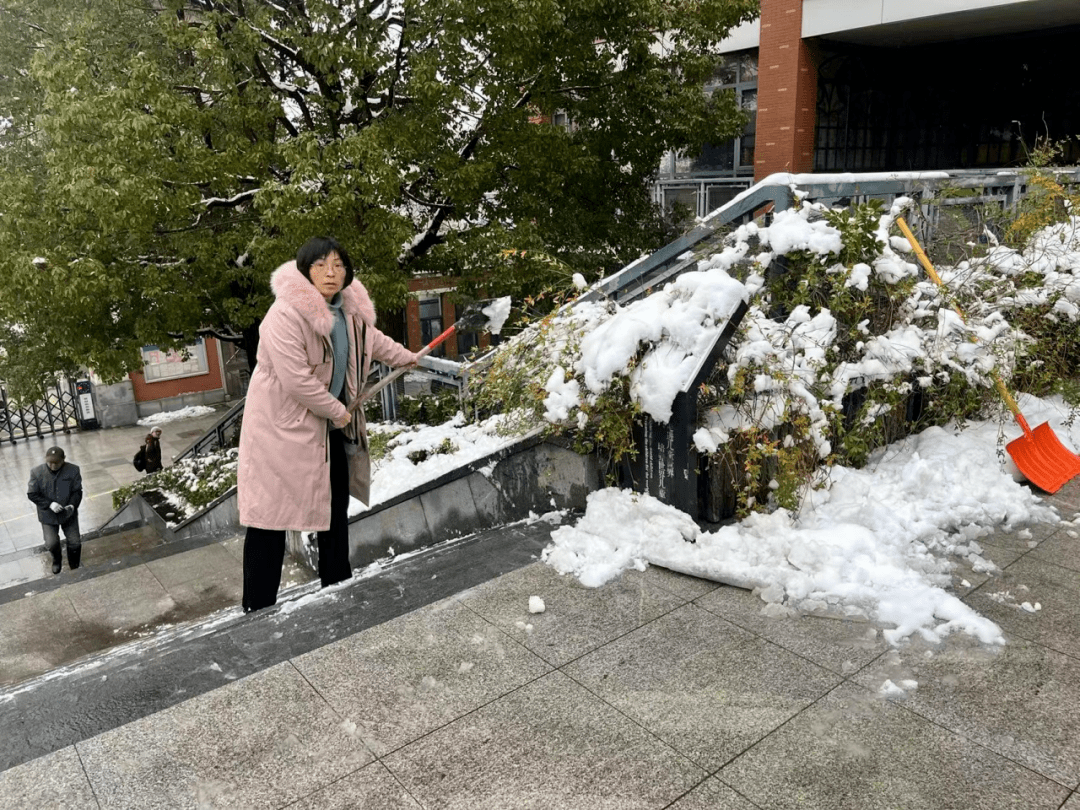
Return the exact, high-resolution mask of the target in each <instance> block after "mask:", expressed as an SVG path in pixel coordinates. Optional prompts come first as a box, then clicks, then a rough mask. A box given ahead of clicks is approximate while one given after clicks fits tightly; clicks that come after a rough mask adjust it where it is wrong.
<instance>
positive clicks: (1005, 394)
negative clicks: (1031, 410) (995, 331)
mask: <svg viewBox="0 0 1080 810" xmlns="http://www.w3.org/2000/svg"><path fill="white" fill-rule="evenodd" d="M896 224H897V226H898V227H899V228H900V231H901V232H902V233H903V234H904V238H905V239H907V240H908V243H909V244H910V245H911V249H912V251H914V253H915V256H916V258H918V260H919V264H921V265H922V266H923V269H924V270H925V271H926V275H928V276H930V280H931V281H933V282H934V283H935V284H937V285H938V286H939V287H941V288H942V289H948V288H947V287H946V286H945V282H944V281H942V280H941V276H939V275H938V273H937V270H935V269H934V265H932V264H931V263H930V258H929V257H928V256H927V255H926V251H925V250H923V248H922V245H920V244H919V240H918V239H916V238H915V234H914V233H912V231H911V228H909V227H908V224H907V222H906V221H904V218H903V217H897V218H896ZM952 308H953V312H955V313H956V314H957V315H959V316H960V320H962V321H963V322H964V323H967V317H965V315H964V310H962V309H960V307H959V305H957V304H956V303H953V305H952ZM971 342H972V343H975V342H976V341H975V336H974V335H972V336H971ZM991 374H992V375H993V377H994V387H995V388H997V391H998V393H999V394H1001V398H1002V399H1003V400H1005V405H1006V406H1008V408H1009V410H1010V411H1012V414H1013V416H1015V417H1016V421H1017V422H1019V423H1020V427H1022V428H1023V429H1024V433H1026V434H1030V433H1031V428H1029V427H1028V424H1027V420H1025V419H1024V415H1023V414H1022V413H1020V406H1019V405H1017V404H1016V400H1015V399H1013V395H1012V394H1010V393H1009V389H1008V388H1006V387H1005V383H1004V381H1003V380H1002V379H1001V376H1000V375H999V374H998V373H997V369H994V370H993V371H992V372H991Z"/></svg>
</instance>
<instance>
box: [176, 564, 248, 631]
mask: <svg viewBox="0 0 1080 810" xmlns="http://www.w3.org/2000/svg"><path fill="white" fill-rule="evenodd" d="M169 596H170V597H171V598H172V600H173V602H174V603H175V604H176V609H175V615H174V616H173V617H171V619H170V620H171V621H186V620H187V619H191V618H196V617H200V616H208V615H210V614H211V613H213V612H215V611H217V610H222V609H224V608H230V607H235V606H237V605H239V604H240V603H241V601H242V600H243V597H244V579H243V576H242V574H241V573H240V572H239V571H237V572H236V573H235V574H233V575H231V576H228V575H226V574H225V573H221V574H219V575H217V576H207V577H204V578H201V579H196V580H192V581H190V582H182V583H180V584H179V585H173V586H172V587H171V588H169Z"/></svg>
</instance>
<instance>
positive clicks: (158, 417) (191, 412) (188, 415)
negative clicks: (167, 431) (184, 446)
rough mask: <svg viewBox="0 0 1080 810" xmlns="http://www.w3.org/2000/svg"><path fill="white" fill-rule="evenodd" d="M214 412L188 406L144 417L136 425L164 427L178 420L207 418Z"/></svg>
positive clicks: (198, 406)
mask: <svg viewBox="0 0 1080 810" xmlns="http://www.w3.org/2000/svg"><path fill="white" fill-rule="evenodd" d="M213 412H214V409H213V408H211V407H208V406H206V405H188V406H186V407H184V408H180V409H179V410H176V411H162V412H161V413H154V414H151V415H150V416H146V417H143V418H142V419H140V420H139V421H138V422H136V423H135V424H137V425H143V426H144V427H152V426H154V425H164V424H165V423H167V422H175V421H176V420H177V419H192V418H194V417H196V416H206V415H207V414H211V413H213Z"/></svg>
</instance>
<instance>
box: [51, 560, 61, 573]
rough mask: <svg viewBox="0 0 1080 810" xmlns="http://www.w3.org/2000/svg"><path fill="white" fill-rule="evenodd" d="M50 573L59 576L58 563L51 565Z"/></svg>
mask: <svg viewBox="0 0 1080 810" xmlns="http://www.w3.org/2000/svg"><path fill="white" fill-rule="evenodd" d="M52 572H53V573H54V574H59V573H60V563H58V562H55V561H54V562H53V564H52Z"/></svg>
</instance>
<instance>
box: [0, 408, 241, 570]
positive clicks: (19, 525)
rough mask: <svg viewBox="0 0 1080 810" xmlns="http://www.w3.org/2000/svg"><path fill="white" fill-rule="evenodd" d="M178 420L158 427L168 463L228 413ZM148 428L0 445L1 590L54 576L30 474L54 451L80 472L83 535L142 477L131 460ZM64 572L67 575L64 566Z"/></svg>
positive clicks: (82, 432)
mask: <svg viewBox="0 0 1080 810" xmlns="http://www.w3.org/2000/svg"><path fill="white" fill-rule="evenodd" d="M226 410H227V406H225V405H222V406H218V407H217V408H215V410H214V413H212V414H208V415H206V416H198V417H193V418H188V419H180V420H176V421H173V422H168V423H165V424H163V425H161V429H162V435H161V455H162V459H163V460H165V461H166V465H168V463H169V461H168V460H169V459H171V458H172V457H173V456H175V455H178V454H180V453H182V452H183V451H184V450H186V449H187V448H188V447H189V446H190V445H191V443H192V442H193V441H195V439H197V438H199V437H200V436H202V435H203V434H204V433H205V432H206V431H207V430H208V429H209V428H210V427H212V426H213V425H214V424H215V423H216V422H217V420H218V419H220V418H221V416H222V415H223V414H224V413H225V412H226ZM149 431H150V428H149V427H143V426H138V425H136V426H133V427H121V428H107V429H98V430H72V431H71V432H70V433H66V434H65V433H59V434H54V435H49V436H45V437H44V438H32V439H25V440H19V441H18V442H15V443H14V444H13V443H10V442H5V443H3V444H0V588H5V587H7V586H9V585H12V584H15V583H18V582H26V581H30V580H36V579H41V578H43V577H48V576H52V572H51V570H50V569H49V568H48V567H47V566H46V560H45V556H44V555H43V554H42V553H41V552H42V551H43V550H44V543H43V540H42V535H41V524H40V523H38V519H37V512H36V509H35V507H34V505H33V504H32V503H31V502H30V501H29V500H28V499H27V497H26V488H27V482H28V481H29V480H30V471H31V470H32V469H33V468H34V467H36V466H38V465H39V464H43V463H44V462H45V451H46V450H47V449H48V448H49V447H51V446H52V445H54V444H55V445H58V446H60V447H62V448H63V449H64V452H65V454H66V456H67V460H68V461H70V462H71V463H73V464H77V465H78V466H79V470H80V472H81V473H82V479H83V501H82V505H81V506H80V507H79V527H80V529H81V530H82V532H83V533H84V534H85V533H87V532H90V531H92V530H94V529H96V528H98V527H99V526H101V525H102V524H104V523H105V522H106V521H107V520H108V519H109V518H111V517H112V516H113V514H114V510H113V508H112V492H113V490H115V489H117V488H119V487H122V486H125V485H127V484H130V483H131V482H132V481H135V480H137V479H138V478H141V477H142V476H143V475H144V474H143V473H141V472H139V471H138V470H136V469H135V468H134V467H133V466H132V464H131V459H132V457H133V456H134V455H135V451H136V450H138V449H139V445H140V444H142V441H143V439H144V438H145V437H146V434H147V433H148V432H149ZM64 571H65V573H66V571H67V564H66V562H65V565H64Z"/></svg>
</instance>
